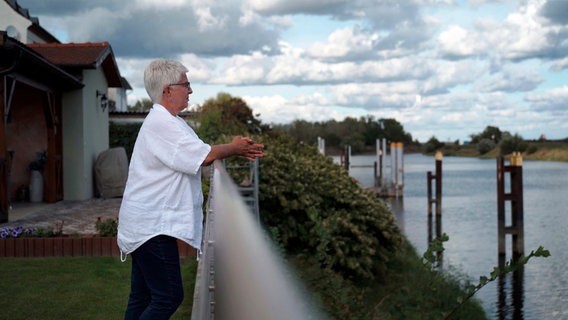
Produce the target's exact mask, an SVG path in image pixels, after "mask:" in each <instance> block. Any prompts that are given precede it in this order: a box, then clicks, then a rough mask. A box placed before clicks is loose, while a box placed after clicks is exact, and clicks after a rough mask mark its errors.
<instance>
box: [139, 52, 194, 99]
mask: <svg viewBox="0 0 568 320" xmlns="http://www.w3.org/2000/svg"><path fill="white" fill-rule="evenodd" d="M187 71H188V70H187V68H186V67H185V66H184V65H183V64H181V62H179V61H176V60H168V59H157V60H154V61H152V62H150V64H149V65H148V66H147V67H146V70H144V87H145V88H146V92H147V93H148V95H149V96H150V99H151V100H152V102H153V103H159V102H160V100H162V93H163V91H164V87H166V86H167V85H170V84H172V83H177V82H178V81H179V80H180V78H181V75H182V74H184V73H186V72H187Z"/></svg>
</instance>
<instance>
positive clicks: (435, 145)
mask: <svg viewBox="0 0 568 320" xmlns="http://www.w3.org/2000/svg"><path fill="white" fill-rule="evenodd" d="M442 147H444V143H443V142H440V140H438V139H437V138H436V137H435V136H432V137H431V138H430V139H429V140H428V142H426V149H425V151H426V153H432V152H434V151H437V150H440V149H442Z"/></svg>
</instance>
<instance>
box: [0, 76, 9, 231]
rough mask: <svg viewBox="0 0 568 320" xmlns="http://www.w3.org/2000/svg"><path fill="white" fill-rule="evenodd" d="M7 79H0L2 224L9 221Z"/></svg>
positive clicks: (0, 213)
mask: <svg viewBox="0 0 568 320" xmlns="http://www.w3.org/2000/svg"><path fill="white" fill-rule="evenodd" d="M5 83H6V79H5V77H4V76H2V77H0V223H2V222H7V221H8V213H9V209H10V208H9V206H10V205H9V199H8V153H7V152H6V117H5V115H6V86H5Z"/></svg>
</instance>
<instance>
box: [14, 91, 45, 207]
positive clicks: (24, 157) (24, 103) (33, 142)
mask: <svg viewBox="0 0 568 320" xmlns="http://www.w3.org/2000/svg"><path fill="white" fill-rule="evenodd" d="M42 94H45V93H43V92H42V91H39V90H37V89H34V88H32V87H29V86H27V85H25V84H23V83H21V82H19V83H17V84H16V88H15V91H14V97H13V99H14V100H13V103H12V107H11V109H10V121H8V123H7V124H6V148H7V150H11V151H13V155H14V157H13V159H12V165H11V170H10V178H9V180H10V181H9V186H8V187H9V196H10V200H11V201H12V202H17V201H25V200H26V197H24V196H22V195H21V193H18V189H25V188H27V187H28V186H29V184H30V170H29V168H28V167H29V164H30V162H32V161H33V160H35V159H36V153H37V152H43V151H46V150H47V136H46V134H45V133H46V131H47V125H46V122H45V116H44V111H43V106H42V105H41V100H42Z"/></svg>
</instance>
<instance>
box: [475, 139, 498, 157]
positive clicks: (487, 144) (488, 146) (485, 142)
mask: <svg viewBox="0 0 568 320" xmlns="http://www.w3.org/2000/svg"><path fill="white" fill-rule="evenodd" d="M493 148H495V141H493V140H491V139H481V141H479V143H478V144H477V151H478V152H479V154H486V153H487V152H489V151H491V150H493Z"/></svg>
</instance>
